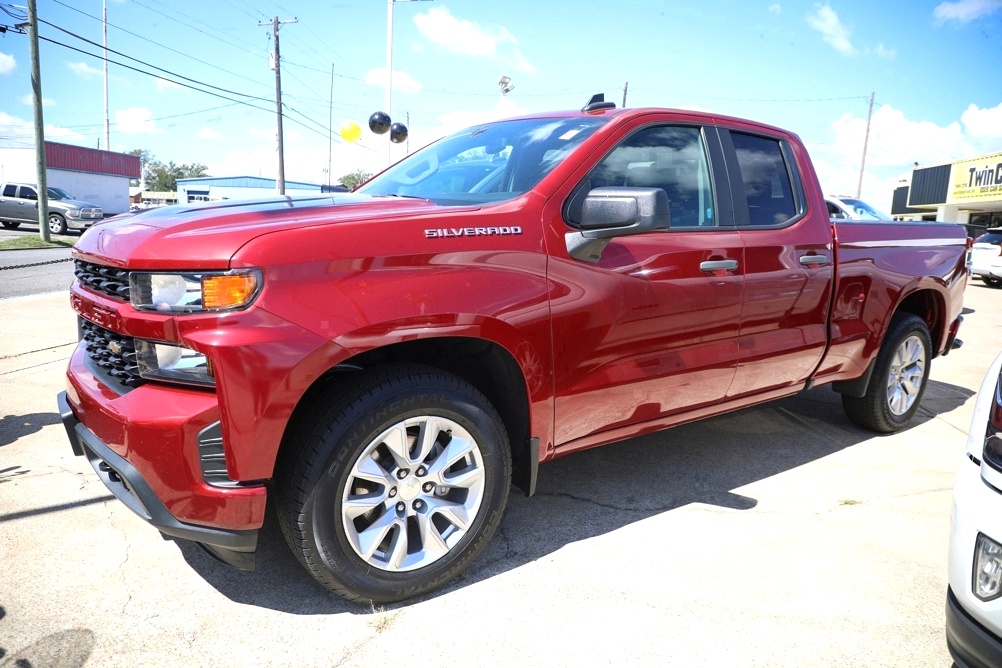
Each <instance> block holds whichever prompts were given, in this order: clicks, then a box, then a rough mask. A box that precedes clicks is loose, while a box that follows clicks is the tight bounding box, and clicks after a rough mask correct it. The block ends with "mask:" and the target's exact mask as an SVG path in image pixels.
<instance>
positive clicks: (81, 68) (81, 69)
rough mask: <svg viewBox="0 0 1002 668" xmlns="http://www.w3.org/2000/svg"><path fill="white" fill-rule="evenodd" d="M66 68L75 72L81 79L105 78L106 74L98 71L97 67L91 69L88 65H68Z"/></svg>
mask: <svg viewBox="0 0 1002 668" xmlns="http://www.w3.org/2000/svg"><path fill="white" fill-rule="evenodd" d="M66 66H67V67H69V68H70V69H71V70H73V73H74V74H76V75H77V76H78V77H80V78H81V79H90V78H92V77H103V76H104V72H102V71H101V70H99V69H97V68H96V67H91V66H90V65H88V64H87V63H69V62H68V63H66Z"/></svg>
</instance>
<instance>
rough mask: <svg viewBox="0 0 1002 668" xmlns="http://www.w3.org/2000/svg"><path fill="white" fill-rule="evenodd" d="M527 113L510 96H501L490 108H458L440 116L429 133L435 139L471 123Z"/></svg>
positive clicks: (475, 123) (476, 123)
mask: <svg viewBox="0 0 1002 668" xmlns="http://www.w3.org/2000/svg"><path fill="white" fill-rule="evenodd" d="M528 113H529V111H528V110H527V109H523V108H522V107H520V106H518V103H516V102H515V101H514V100H512V99H511V98H510V97H502V98H499V99H498V103H497V104H496V105H495V106H494V107H492V108H491V109H486V110H477V111H473V110H465V109H460V110H457V111H453V112H450V113H448V114H445V115H443V116H440V117H439V124H440V125H439V127H438V128H435V129H433V130H432V131H431V134H435V137H434V138H436V139H437V138H438V137H441V136H443V135H446V134H449V133H452V132H456V131H458V130H462V129H463V128H468V127H470V126H471V125H478V124H480V123H487V122H489V121H496V120H500V119H502V118H511V117H513V116H524V115H526V114H528ZM436 133H437V134H436Z"/></svg>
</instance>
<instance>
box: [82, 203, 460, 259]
mask: <svg viewBox="0 0 1002 668" xmlns="http://www.w3.org/2000/svg"><path fill="white" fill-rule="evenodd" d="M434 208H437V205H435V204H432V203H431V202H428V201H427V200H423V199H409V198H401V197H373V196H369V195H357V194H351V193H345V194H340V193H339V194H335V195H327V194H325V195H322V196H319V195H318V196H315V197H312V196H307V197H288V196H285V197H282V196H277V195H276V196H275V197H269V198H262V199H253V200H232V201H230V200H225V201H221V202H206V203H202V204H181V205H175V206H167V207H161V208H158V209H148V210H146V211H141V212H138V213H136V214H133V215H122V216H116V217H115V218H112V219H108V220H107V221H105V222H102V223H98V224H96V225H94V226H92V227H91V228H90V229H89V230H87V232H85V233H84V234H83V236H82V237H81V238H80V241H78V242H77V244H76V246H75V248H74V251H73V255H74V256H75V257H77V258H78V259H81V260H86V261H88V262H96V263H98V264H103V265H106V266H113V267H121V268H123V269H220V268H225V267H227V266H228V264H229V261H230V258H231V257H233V254H234V253H236V251H237V250H238V249H239V248H240V247H241V246H243V245H244V244H246V243H247V242H249V241H251V240H252V239H255V238H256V237H259V236H261V235H263V234H269V233H272V232H276V231H281V230H284V229H295V228H300V227H307V226H311V225H329V224H337V223H340V222H345V221H349V220H351V221H358V220H365V219H369V218H388V217H393V218H399V217H406V216H410V215H417V214H420V213H427V211H428V210H429V209H434ZM471 208H475V207H471Z"/></svg>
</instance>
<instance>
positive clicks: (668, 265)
mask: <svg viewBox="0 0 1002 668" xmlns="http://www.w3.org/2000/svg"><path fill="white" fill-rule="evenodd" d="M722 163H723V160H722V158H721V157H720V149H719V143H718V140H717V137H716V131H715V130H714V128H713V127H712V126H702V125H699V124H696V123H693V124H685V123H683V122H678V121H674V122H670V121H665V122H657V121H648V122H647V123H646V124H643V125H642V126H641V127H638V128H635V129H634V130H633V131H632V132H630V133H629V134H628V135H627V136H626V138H625V139H623V140H621V141H620V142H619V144H618V145H617V146H615V147H613V148H612V149H611V150H610V151H609V152H607V153H606V154H605V157H604V158H602V160H601V161H600V162H599V163H598V165H597V166H596V167H595V168H593V169H592V170H591V171H590V172H589V173H588V175H587V177H586V178H585V179H584V180H583V181H580V182H579V183H578V184H577V187H576V190H575V195H572V196H571V198H570V200H569V202H574V201H576V194H578V193H580V192H581V191H582V190H585V191H586V190H589V189H591V188H596V187H601V186H633V187H645V188H661V189H663V190H665V192H666V193H667V194H668V199H669V203H670V209H671V227H670V229H668V230H666V231H663V232H652V233H647V234H641V235H637V236H627V237H619V238H616V239H613V240H612V241H611V242H610V243H609V244H608V246H607V247H606V248H605V250H604V251H603V253H602V257H601V259H600V260H599V261H598V262H597V263H594V264H593V263H589V262H585V261H582V260H577V259H574V258H571V257H568V256H567V254H566V252H565V251H564V249H562V248H560V247H559V245H558V247H557V248H553V249H551V262H550V267H549V270H548V274H549V277H550V280H551V281H552V282H553V284H554V288H553V297H552V298H551V308H552V310H553V340H554V358H555V368H554V375H555V378H554V380H555V385H556V387H555V390H556V406H555V424H556V431H555V443H556V444H557V445H558V446H560V445H562V444H566V443H568V442H570V441H574V440H576V439H581V438H584V437H588V436H592V435H595V434H597V433H599V432H601V431H605V430H609V429H614V428H617V427H624V426H627V425H633V424H639V423H643V422H647V421H651V420H657V419H659V418H662V417H664V416H666V415H671V414H673V413H679V412H682V411H685V410H688V409H693V408H698V407H700V406H707V405H712V404H714V403H716V402H719V401H720V400H721V399H723V397H724V395H725V394H726V392H727V388H728V387H729V385H730V383H731V380H732V378H733V376H734V369H735V365H736V363H737V357H738V349H737V338H736V337H737V334H738V321H739V318H740V312H741V291H742V277H741V264H742V260H743V252H742V246H741V237H740V235H739V234H738V232H737V231H736V230H735V228H734V227H733V220H732V215H731V206H730V199H729V197H727V196H725V197H723V198H721V197H720V195H721V191H720V188H721V187H723V194H724V195H726V193H727V189H726V183H725V181H726V176H725V173H724V171H723V164H722ZM574 215H575V214H574V212H573V205H572V204H569V205H568V207H567V208H566V209H565V211H564V219H565V224H566V225H567V227H566V228H565V229H567V230H571V229H573V227H574ZM561 245H562V244H561Z"/></svg>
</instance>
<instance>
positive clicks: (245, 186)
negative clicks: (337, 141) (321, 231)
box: [177, 176, 326, 204]
mask: <svg viewBox="0 0 1002 668" xmlns="http://www.w3.org/2000/svg"><path fill="white" fill-rule="evenodd" d="M276 190H277V183H276V181H275V179H266V178H263V177H260V176H203V177H200V178H196V179H178V180H177V201H178V202H180V203H182V204H183V203H185V202H212V201H216V200H221V199H251V198H255V197H268V196H269V195H274V194H275V192H276ZM324 190H326V187H325V186H321V185H320V184H318V183H303V182H301V181H286V182H285V194H286V195H309V194H316V193H319V192H322V191H324Z"/></svg>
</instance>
